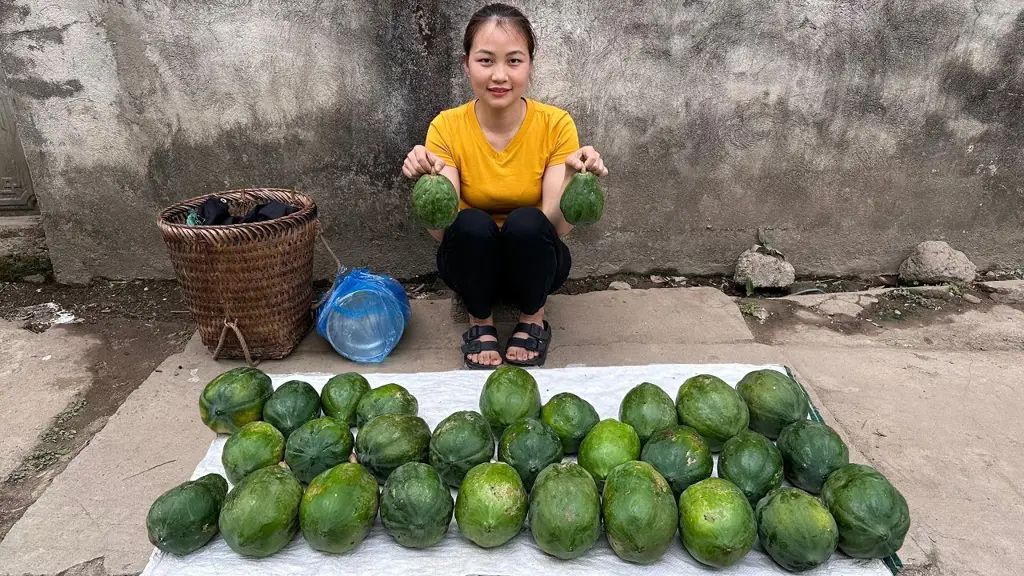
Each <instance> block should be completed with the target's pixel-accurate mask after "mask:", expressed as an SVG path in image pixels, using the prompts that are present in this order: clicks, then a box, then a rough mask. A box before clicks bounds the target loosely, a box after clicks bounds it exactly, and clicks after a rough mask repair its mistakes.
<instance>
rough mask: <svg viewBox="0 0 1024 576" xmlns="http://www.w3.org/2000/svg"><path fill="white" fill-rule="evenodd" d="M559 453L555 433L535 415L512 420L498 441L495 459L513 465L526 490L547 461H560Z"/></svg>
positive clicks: (559, 442)
mask: <svg viewBox="0 0 1024 576" xmlns="http://www.w3.org/2000/svg"><path fill="white" fill-rule="evenodd" d="M562 455H563V454H562V441H561V440H560V439H559V438H558V434H555V431H554V430H552V429H551V427H550V426H548V425H547V424H544V423H543V422H541V421H540V420H538V419H536V418H523V419H522V420H519V421H517V422H514V423H513V424H512V425H511V426H509V427H508V428H505V431H504V432H502V434H501V440H500V441H499V442H498V460H500V461H501V462H507V463H508V464H509V465H511V466H512V467H513V468H515V469H516V472H518V473H519V477H520V478H522V480H523V487H524V488H526V491H527V492H529V491H530V490H532V489H533V482H534V480H536V478H537V474H540V471H541V470H543V469H544V468H546V467H547V466H548V465H549V464H554V463H555V462H561V461H562Z"/></svg>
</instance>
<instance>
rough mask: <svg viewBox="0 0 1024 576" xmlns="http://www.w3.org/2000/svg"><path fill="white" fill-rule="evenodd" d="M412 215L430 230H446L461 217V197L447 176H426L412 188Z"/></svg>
mask: <svg viewBox="0 0 1024 576" xmlns="http://www.w3.org/2000/svg"><path fill="white" fill-rule="evenodd" d="M412 213H413V215H414V216H416V218H417V219H418V220H419V221H420V222H421V223H422V224H423V225H424V226H426V227H427V229H429V230H444V229H445V228H447V227H449V226H451V224H452V222H454V221H455V217H456V216H458V215H459V195H458V193H457V192H456V191H455V186H453V185H452V181H451V180H449V179H448V177H447V176H443V175H441V174H424V175H422V176H420V177H419V178H418V179H417V180H416V184H414V185H413V187H412Z"/></svg>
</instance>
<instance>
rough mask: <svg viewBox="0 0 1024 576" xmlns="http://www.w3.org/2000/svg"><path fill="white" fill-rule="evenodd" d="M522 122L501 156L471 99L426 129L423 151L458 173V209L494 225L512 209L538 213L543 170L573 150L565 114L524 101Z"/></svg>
mask: <svg viewBox="0 0 1024 576" xmlns="http://www.w3.org/2000/svg"><path fill="white" fill-rule="evenodd" d="M525 100H526V118H524V119H523V123H522V125H521V126H520V127H519V131H518V132H516V135H515V136H514V137H513V138H512V140H511V141H510V142H509V143H508V146H506V147H505V149H504V150H502V151H501V152H497V151H496V150H495V149H494V148H493V147H492V146H491V145H490V143H489V142H487V138H486V137H485V136H484V132H483V130H482V129H481V128H480V123H479V122H478V121H477V118H476V100H471V101H470V102H467V103H465V104H463V105H462V106H459V107H457V108H451V109H449V110H445V111H443V112H441V113H440V114H438V115H437V117H436V118H434V120H433V121H432V122H431V123H430V128H428V129H427V142H426V145H425V146H426V148H427V150H430V151H431V152H433V153H434V154H436V155H437V156H438V157H439V158H441V159H442V160H444V162H445V164H447V165H448V166H454V167H456V168H458V170H459V179H460V184H461V196H462V198H461V200H460V202H459V209H460V210H461V209H465V208H477V209H480V210H483V211H484V212H487V213H489V214H491V217H492V218H494V220H495V222H497V223H498V225H499V226H500V225H501V224H502V223H503V222H504V220H505V216H507V215H508V214H509V213H510V212H512V211H513V210H515V209H516V208H521V207H525V206H536V207H537V208H541V178H542V176H543V175H544V170H545V169H546V168H547V167H548V166H556V165H558V164H561V163H563V162H565V157H566V156H568V155H569V154H571V153H573V152H575V151H576V150H577V149H579V147H580V145H579V136H578V134H577V133H576V124H575V123H574V122H573V120H572V118H571V117H570V116H569V113H568V112H566V111H565V110H561V109H559V108H556V107H555V106H551V105H548V104H543V103H541V102H537V101H535V100H531V99H529V98H526V99H525Z"/></svg>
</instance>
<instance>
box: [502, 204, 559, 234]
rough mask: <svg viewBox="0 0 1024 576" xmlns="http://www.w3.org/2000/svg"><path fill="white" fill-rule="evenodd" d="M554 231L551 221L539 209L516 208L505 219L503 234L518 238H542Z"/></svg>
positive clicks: (531, 207)
mask: <svg viewBox="0 0 1024 576" xmlns="http://www.w3.org/2000/svg"><path fill="white" fill-rule="evenodd" d="M550 231H552V226H551V221H549V220H548V217H547V216H546V215H545V214H544V212H542V211H541V210H540V209H539V208H535V207H533V206H530V207H527V208H516V209H515V210H513V211H512V212H511V213H510V214H509V215H508V217H506V218H505V225H504V226H503V227H502V232H503V233H504V234H506V235H512V236H516V237H529V236H541V235H543V234H545V233H547V232H550Z"/></svg>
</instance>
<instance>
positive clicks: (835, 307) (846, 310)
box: [818, 299, 864, 318]
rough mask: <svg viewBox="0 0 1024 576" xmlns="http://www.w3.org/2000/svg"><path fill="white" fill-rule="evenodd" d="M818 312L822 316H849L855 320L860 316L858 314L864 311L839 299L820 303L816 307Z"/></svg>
mask: <svg viewBox="0 0 1024 576" xmlns="http://www.w3.org/2000/svg"><path fill="white" fill-rule="evenodd" d="M818 310H819V311H820V312H821V313H822V314H827V315H829V316H835V315H837V314H839V315H842V316H849V317H851V318H856V317H858V316H860V313H861V312H863V311H864V309H863V308H861V307H860V306H858V305H856V304H854V303H853V302H847V301H846V300H839V299H833V300H826V301H824V302H822V303H821V304H820V305H819V306H818Z"/></svg>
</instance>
